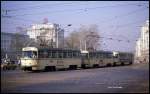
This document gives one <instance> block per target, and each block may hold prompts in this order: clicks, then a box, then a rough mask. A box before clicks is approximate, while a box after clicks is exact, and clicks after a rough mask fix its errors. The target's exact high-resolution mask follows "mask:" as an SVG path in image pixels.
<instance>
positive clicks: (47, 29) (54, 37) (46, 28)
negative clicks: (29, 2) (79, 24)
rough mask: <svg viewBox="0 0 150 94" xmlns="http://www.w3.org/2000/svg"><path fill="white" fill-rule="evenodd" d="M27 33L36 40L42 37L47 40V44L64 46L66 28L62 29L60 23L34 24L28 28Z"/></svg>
mask: <svg viewBox="0 0 150 94" xmlns="http://www.w3.org/2000/svg"><path fill="white" fill-rule="evenodd" d="M27 35H29V37H30V38H32V39H34V40H35V41H36V42H38V39H39V38H41V39H44V40H45V41H47V45H49V46H50V45H51V46H52V47H59V48H60V47H63V42H64V30H63V29H61V28H60V26H59V25H58V24H52V23H46V24H33V25H32V26H31V28H29V29H28V31H27Z"/></svg>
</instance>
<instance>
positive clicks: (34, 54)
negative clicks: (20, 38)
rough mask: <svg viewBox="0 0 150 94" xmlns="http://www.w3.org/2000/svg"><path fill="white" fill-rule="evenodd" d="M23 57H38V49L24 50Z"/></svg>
mask: <svg viewBox="0 0 150 94" xmlns="http://www.w3.org/2000/svg"><path fill="white" fill-rule="evenodd" d="M23 57H28V58H36V57H37V52H36V51H24V52H23Z"/></svg>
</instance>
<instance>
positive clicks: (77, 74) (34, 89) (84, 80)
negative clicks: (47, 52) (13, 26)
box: [1, 63, 149, 93]
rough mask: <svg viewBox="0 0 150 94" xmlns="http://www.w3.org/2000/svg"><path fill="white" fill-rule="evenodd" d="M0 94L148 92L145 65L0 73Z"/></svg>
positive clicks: (147, 71) (147, 69) (147, 70)
mask: <svg viewBox="0 0 150 94" xmlns="http://www.w3.org/2000/svg"><path fill="white" fill-rule="evenodd" d="M1 92H2V93H149V64H147V63H143V64H133V65H128V66H116V67H106V68H94V69H80V70H68V71H54V72H24V71H22V70H7V71H1Z"/></svg>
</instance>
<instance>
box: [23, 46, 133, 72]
mask: <svg viewBox="0 0 150 94" xmlns="http://www.w3.org/2000/svg"><path fill="white" fill-rule="evenodd" d="M132 62H133V54H132V53H124V52H111V51H80V50H73V49H60V48H36V47H24V48H23V49H22V57H21V68H22V69H23V70H25V71H26V70H27V71H34V70H46V71H49V70H53V71H55V70H60V69H65V70H66V69H77V68H93V67H103V66H116V65H126V64H132Z"/></svg>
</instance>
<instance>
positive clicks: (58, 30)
mask: <svg viewBox="0 0 150 94" xmlns="http://www.w3.org/2000/svg"><path fill="white" fill-rule="evenodd" d="M69 26H72V24H68V25H67V26H66V27H69ZM66 27H64V28H66ZM61 30H63V29H61V28H60V27H56V33H57V34H56V47H57V48H58V46H59V44H58V42H59V41H58V33H59V32H61ZM63 42H64V40H63ZM63 44H64V43H63Z"/></svg>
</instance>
